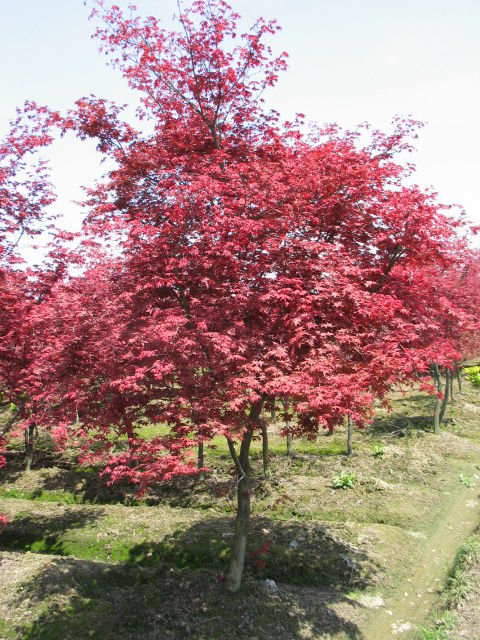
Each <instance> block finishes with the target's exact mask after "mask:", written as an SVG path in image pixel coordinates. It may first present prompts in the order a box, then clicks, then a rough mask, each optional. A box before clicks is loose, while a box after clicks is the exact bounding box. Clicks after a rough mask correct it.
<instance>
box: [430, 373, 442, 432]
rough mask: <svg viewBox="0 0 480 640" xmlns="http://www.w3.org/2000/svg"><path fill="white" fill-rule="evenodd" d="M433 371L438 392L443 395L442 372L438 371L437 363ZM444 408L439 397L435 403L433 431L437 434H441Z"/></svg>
mask: <svg viewBox="0 0 480 640" xmlns="http://www.w3.org/2000/svg"><path fill="white" fill-rule="evenodd" d="M432 369H433V377H434V379H435V382H436V383H437V392H438V393H442V390H443V385H442V377H441V375H440V371H439V370H438V364H437V363H435V364H434V365H433V366H432ZM441 408H442V401H441V399H440V398H439V397H438V395H437V400H436V402H435V416H434V420H433V425H434V426H433V431H434V433H435V434H438V433H440V411H441Z"/></svg>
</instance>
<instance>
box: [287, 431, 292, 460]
mask: <svg viewBox="0 0 480 640" xmlns="http://www.w3.org/2000/svg"><path fill="white" fill-rule="evenodd" d="M291 455H292V434H291V433H290V431H287V456H288V457H289V458H290V457H291Z"/></svg>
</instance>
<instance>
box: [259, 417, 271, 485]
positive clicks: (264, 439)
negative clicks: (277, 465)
mask: <svg viewBox="0 0 480 640" xmlns="http://www.w3.org/2000/svg"><path fill="white" fill-rule="evenodd" d="M261 429H262V458H263V475H264V476H268V475H269V474H270V461H269V459H268V431H267V425H266V424H265V422H264V421H263V420H262V424H261Z"/></svg>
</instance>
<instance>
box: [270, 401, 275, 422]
mask: <svg viewBox="0 0 480 640" xmlns="http://www.w3.org/2000/svg"><path fill="white" fill-rule="evenodd" d="M270 422H275V398H273V400H272V406H271V408H270Z"/></svg>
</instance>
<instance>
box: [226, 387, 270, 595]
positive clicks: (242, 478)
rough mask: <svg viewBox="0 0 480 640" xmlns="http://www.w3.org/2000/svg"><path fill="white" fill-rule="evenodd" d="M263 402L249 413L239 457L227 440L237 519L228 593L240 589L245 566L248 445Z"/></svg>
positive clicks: (248, 468) (247, 506) (248, 503)
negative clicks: (233, 469)
mask: <svg viewBox="0 0 480 640" xmlns="http://www.w3.org/2000/svg"><path fill="white" fill-rule="evenodd" d="M263 404H264V400H263V399H262V400H261V401H260V402H259V403H258V404H257V405H255V406H254V407H252V409H251V411H250V416H249V418H250V425H249V428H248V430H247V431H246V433H245V435H244V436H243V440H242V444H241V445H240V455H239V456H237V453H236V451H235V445H234V444H233V442H232V440H228V448H229V449H230V455H231V456H232V458H233V461H234V462H235V467H236V469H237V474H238V481H237V518H236V521H235V536H234V538H233V549H232V559H231V560H230V566H229V568H228V572H227V575H226V577H225V587H226V588H227V589H228V591H231V592H233V593H234V592H236V591H238V589H239V588H240V584H241V581H242V575H243V568H244V565H245V551H246V549H247V537H248V522H249V519H250V477H249V472H250V464H249V461H250V444H251V442H252V437H253V429H254V426H253V424H254V423H257V424H258V420H259V418H260V413H261V411H262V407H263Z"/></svg>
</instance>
